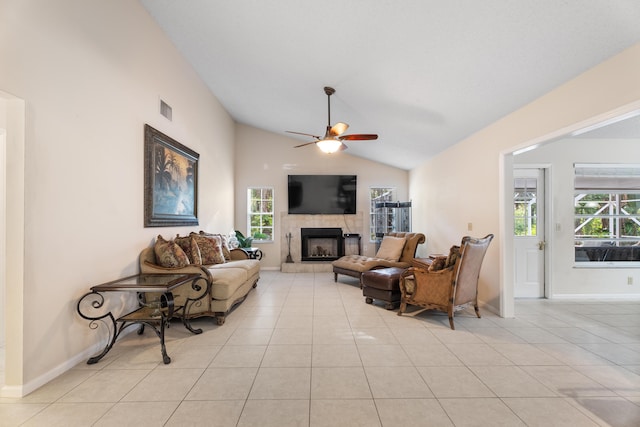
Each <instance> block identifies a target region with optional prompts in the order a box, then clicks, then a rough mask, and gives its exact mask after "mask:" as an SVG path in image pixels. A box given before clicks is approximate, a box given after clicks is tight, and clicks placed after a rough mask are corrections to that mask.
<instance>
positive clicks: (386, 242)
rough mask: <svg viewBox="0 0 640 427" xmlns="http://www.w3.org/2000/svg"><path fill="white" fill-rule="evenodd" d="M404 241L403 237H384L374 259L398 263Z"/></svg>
mask: <svg viewBox="0 0 640 427" xmlns="http://www.w3.org/2000/svg"><path fill="white" fill-rule="evenodd" d="M405 242H406V240H405V239H404V237H393V236H384V237H383V238H382V243H381V244H380V248H379V249H378V252H377V253H376V258H382V259H386V260H388V261H394V262H395V261H398V260H399V259H400V256H401V255H402V249H404V244H405Z"/></svg>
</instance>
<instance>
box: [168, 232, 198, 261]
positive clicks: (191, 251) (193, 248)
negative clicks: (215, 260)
mask: <svg viewBox="0 0 640 427" xmlns="http://www.w3.org/2000/svg"><path fill="white" fill-rule="evenodd" d="M174 240H175V242H176V243H177V244H178V246H180V247H181V248H182V250H183V251H184V253H185V254H187V257H188V258H189V262H190V263H191V264H198V265H200V264H202V256H201V255H200V248H199V247H198V244H197V243H196V241H195V240H194V238H193V237H192V236H185V237H180V236H178V235H176V238H175V239H174Z"/></svg>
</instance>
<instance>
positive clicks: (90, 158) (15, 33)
mask: <svg viewBox="0 0 640 427" xmlns="http://www.w3.org/2000/svg"><path fill="white" fill-rule="evenodd" d="M0 85H1V86H0V91H4V92H6V93H9V94H12V95H14V96H16V97H17V98H20V99H23V100H24V101H25V105H26V120H25V126H24V131H25V138H24V141H25V142H24V145H25V146H24V149H25V152H24V154H23V158H24V165H25V166H24V167H23V168H22V171H18V172H15V176H18V177H19V176H20V173H21V172H22V174H23V176H24V181H25V188H24V191H23V192H21V191H19V189H18V193H19V194H18V195H15V194H14V193H15V191H16V188H15V186H18V185H19V183H18V182H15V181H10V182H9V186H10V188H9V189H8V193H9V194H8V203H11V202H12V201H16V200H17V201H18V203H20V201H19V198H20V196H22V197H23V198H24V204H23V205H24V210H25V212H24V215H23V216H22V217H16V216H11V218H8V229H11V230H16V229H17V230H22V231H23V233H24V239H23V243H24V251H23V253H24V271H23V272H21V274H20V275H19V276H20V277H19V279H21V280H22V281H23V287H22V290H21V292H20V291H18V292H14V291H15V289H19V287H18V286H19V284H18V285H17V284H15V283H13V282H11V283H9V282H8V283H9V285H8V288H9V289H8V291H9V292H8V295H7V298H8V299H10V300H9V301H8V307H9V308H11V307H22V303H21V301H20V298H22V297H24V300H25V301H26V305H25V306H24V313H23V314H20V313H17V311H18V310H17V309H16V310H13V309H12V312H11V313H10V312H7V316H8V319H7V323H8V325H10V328H11V333H12V334H15V331H16V330H18V331H19V330H20V328H21V326H22V328H23V330H22V333H18V334H16V335H19V336H17V337H14V336H13V335H12V334H7V363H8V366H7V378H6V380H7V385H8V389H9V392H10V393H13V394H16V393H22V392H28V391H30V390H32V389H33V388H34V387H37V386H39V385H41V384H42V383H44V382H46V381H47V380H49V379H51V377H52V376H54V375H56V374H57V373H60V372H63V371H64V370H66V369H68V368H69V367H70V366H72V364H74V363H76V362H78V361H82V360H84V357H85V356H86V354H85V353H86V352H87V351H89V350H91V351H92V350H93V349H92V346H94V345H95V343H96V342H97V340H98V336H100V334H97V333H96V332H95V331H92V330H90V329H89V328H88V324H87V322H86V321H84V320H82V319H81V318H80V317H79V316H78V314H77V313H76V307H75V304H76V301H77V300H78V298H79V297H80V296H81V295H82V294H84V293H85V292H87V290H88V288H89V287H90V286H91V285H95V284H98V283H101V282H104V281H107V280H112V279H115V278H118V277H123V276H125V275H128V274H133V273H136V272H137V271H138V266H137V257H138V254H139V252H140V250H141V249H142V248H144V247H146V246H148V245H150V244H151V243H152V242H153V240H154V238H155V236H156V235H157V234H159V233H162V234H163V235H165V236H173V235H175V234H176V233H186V232H189V231H191V229H189V228H187V227H170V228H144V227H143V167H142V165H143V127H144V124H145V123H148V124H150V125H151V126H153V127H155V128H156V129H158V130H160V131H162V132H164V133H166V134H167V135H169V136H171V137H172V138H174V139H176V140H177V141H179V142H181V143H183V144H184V145H186V146H188V147H189V148H191V149H193V150H195V151H196V152H198V153H199V154H200V176H199V179H200V188H199V211H198V214H199V218H200V227H193V229H194V230H197V229H198V228H204V229H210V230H228V229H230V228H231V227H232V226H233V223H234V212H233V210H234V206H233V204H234V181H233V179H234V161H233V156H234V123H233V121H232V119H231V118H230V116H229V115H228V114H227V113H226V112H225V110H224V109H223V108H222V106H221V105H220V104H219V102H218V101H217V100H216V99H215V97H214V96H213V95H212V94H211V93H210V91H209V90H208V89H207V87H206V86H205V85H204V84H203V83H202V82H201V80H200V79H199V78H198V76H197V74H196V73H195V72H194V71H193V70H192V69H191V67H190V66H189V65H188V64H187V63H186V62H185V60H184V59H183V57H182V56H181V55H180V54H179V53H178V52H177V51H176V49H175V48H174V46H173V45H172V44H171V43H170V42H169V41H168V39H167V38H166V37H165V36H164V35H163V33H162V32H161V31H160V29H159V28H158V26H157V25H156V24H155V22H154V21H153V20H152V19H151V17H150V16H148V14H147V13H146V11H145V10H144V9H143V8H142V7H141V6H140V5H139V4H138V3H137V2H134V1H129V0H110V1H96V0H93V1H70V0H69V1H65V0H59V1H56V2H42V1H22V0H19V1H4V2H3V3H2V6H1V9H0ZM160 99H163V100H165V101H166V102H167V103H169V104H170V105H171V106H172V107H173V121H172V122H170V121H168V120H166V119H165V118H164V117H162V116H161V115H160V114H159V101H160ZM14 130H15V131H18V132H19V131H20V129H14ZM8 144H9V145H10V146H9V147H8V150H9V155H10V156H12V155H14V154H15V153H17V154H15V155H16V156H17V161H18V163H19V162H20V160H21V158H20V151H19V150H20V147H17V146H15V144H14V143H13V142H12V141H11V140H9V141H8ZM11 144H14V145H11ZM10 166H11V167H15V164H14V163H12V164H11V165H10ZM12 173H14V172H12ZM212 184H215V185H212ZM22 220H24V225H22V223H21V221H22ZM7 237H8V239H13V240H11V241H9V242H8V244H9V245H14V246H18V247H19V246H20V244H21V243H22V242H21V241H20V238H19V237H18V238H15V237H12V236H9V235H8V236H7ZM21 253H22V251H21ZM19 281H20V280H18V282H19ZM13 311H16V313H14V312H13ZM21 340H23V341H24V342H23V343H21ZM20 354H23V356H20ZM16 355H18V356H17V357H16ZM16 360H21V361H23V366H20V364H19V363H18V362H17V361H16Z"/></svg>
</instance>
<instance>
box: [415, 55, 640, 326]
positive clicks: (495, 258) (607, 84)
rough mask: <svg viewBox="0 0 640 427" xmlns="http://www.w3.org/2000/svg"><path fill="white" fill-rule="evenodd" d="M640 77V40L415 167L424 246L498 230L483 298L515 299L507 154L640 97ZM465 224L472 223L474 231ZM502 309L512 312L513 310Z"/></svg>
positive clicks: (497, 304) (439, 247)
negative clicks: (512, 297)
mask: <svg viewBox="0 0 640 427" xmlns="http://www.w3.org/2000/svg"><path fill="white" fill-rule="evenodd" d="M638 75H640V44H639V45H635V46H634V47H632V48H630V49H628V50H626V51H624V52H622V53H621V54H619V55H617V56H615V57H613V58H612V59H610V60H608V61H606V62H604V63H602V64H600V65H598V66H597V67H595V68H593V69H591V70H589V71H587V72H585V73H584V74H582V75H580V76H578V77H576V78H575V79H573V80H571V81H569V82H568V83H566V84H564V85H562V86H560V87H558V88H557V89H555V90H554V91H552V92H550V93H549V94H547V95H545V96H543V97H541V98H539V99H537V100H535V101H534V102H532V103H531V104H529V105H527V106H525V107H523V108H522V109H520V110H518V111H515V112H513V113H512V114H509V115H508V116H506V117H504V118H503V119H501V120H499V121H497V122H495V123H494V124H492V125H490V126H488V127H487V128H485V129H483V130H481V131H480V132H478V133H476V134H474V135H471V136H470V137H469V138H467V139H465V140H464V141H461V142H460V143H459V144H457V145H455V146H453V147H451V148H450V149H448V150H446V151H444V152H443V153H441V154H439V155H438V156H435V157H433V158H432V159H430V160H429V161H427V162H425V163H424V164H423V165H421V166H420V167H418V168H415V169H414V170H412V171H411V173H410V185H409V187H410V197H411V199H413V202H414V221H413V225H414V228H416V229H420V230H424V231H425V232H426V234H427V245H426V247H425V248H423V249H422V251H423V252H424V253H426V252H441V251H443V250H445V249H446V248H448V247H449V246H450V245H451V244H452V243H453V242H458V241H459V240H460V238H461V237H462V236H463V235H465V234H473V235H478V236H481V235H484V234H487V233H494V234H495V235H496V240H495V241H494V243H492V245H491V247H490V248H489V252H488V254H487V258H486V260H485V263H484V265H483V269H482V273H481V278H480V289H479V298H480V300H481V301H483V302H484V303H486V304H489V306H490V308H492V309H493V310H496V311H499V310H500V309H501V308H502V309H505V303H504V299H505V298H506V299H507V300H508V299H509V298H510V295H512V289H513V276H512V273H513V271H512V269H511V266H512V254H511V253H510V250H509V249H510V242H509V241H508V238H509V237H510V236H505V233H503V229H507V228H508V229H510V228H509V226H507V225H505V224H506V220H505V218H506V217H507V215H506V214H505V213H506V212H508V209H510V208H511V202H510V200H509V198H510V196H509V195H508V188H505V182H506V183H510V182H511V177H510V164H511V160H512V156H510V155H505V153H509V152H511V151H513V150H514V149H515V148H518V147H523V146H526V145H527V144H528V143H530V142H532V141H536V140H538V139H541V138H544V137H545V136H547V135H552V134H555V133H557V132H558V131H559V130H563V129H571V128H572V127H573V128H576V129H577V128H578V127H580V125H581V124H583V123H586V122H588V121H589V119H590V118H593V117H596V116H599V117H602V118H604V116H605V115H606V113H607V112H610V111H614V110H616V109H620V108H621V107H624V106H626V105H629V104H631V103H633V102H635V101H638V100H640V83H639V81H638V78H637V76H638ZM523 84H526V82H523ZM622 109H624V108H622ZM451 165H455V166H456V167H455V169H452V167H451ZM503 166H506V168H505V167H503ZM511 191H512V190H511ZM503 199H506V200H507V201H508V205H505V203H504V201H503ZM505 206H506V207H505ZM443 213H444V214H443ZM468 223H472V224H473V229H472V231H468V228H467V225H468ZM504 260H508V262H507V263H505V262H504ZM501 291H502V295H501ZM501 299H502V300H503V301H502V302H501ZM511 304H512V303H511ZM503 313H506V314H507V315H509V314H510V313H509V310H506V312H504V311H503Z"/></svg>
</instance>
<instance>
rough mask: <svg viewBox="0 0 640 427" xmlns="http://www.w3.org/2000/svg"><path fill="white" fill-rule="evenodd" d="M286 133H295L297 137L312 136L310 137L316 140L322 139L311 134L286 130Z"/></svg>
mask: <svg viewBox="0 0 640 427" xmlns="http://www.w3.org/2000/svg"><path fill="white" fill-rule="evenodd" d="M285 132H286V133H294V134H296V135H304V136H310V137H312V138H315V139H320V137H319V136H317V135H311V134H310V133H304V132H294V131H292V130H285Z"/></svg>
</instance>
